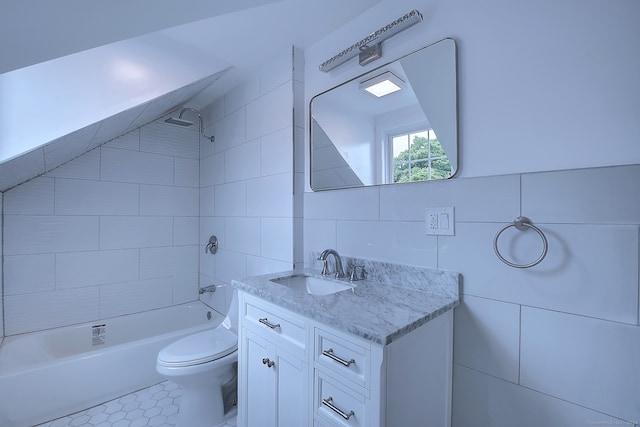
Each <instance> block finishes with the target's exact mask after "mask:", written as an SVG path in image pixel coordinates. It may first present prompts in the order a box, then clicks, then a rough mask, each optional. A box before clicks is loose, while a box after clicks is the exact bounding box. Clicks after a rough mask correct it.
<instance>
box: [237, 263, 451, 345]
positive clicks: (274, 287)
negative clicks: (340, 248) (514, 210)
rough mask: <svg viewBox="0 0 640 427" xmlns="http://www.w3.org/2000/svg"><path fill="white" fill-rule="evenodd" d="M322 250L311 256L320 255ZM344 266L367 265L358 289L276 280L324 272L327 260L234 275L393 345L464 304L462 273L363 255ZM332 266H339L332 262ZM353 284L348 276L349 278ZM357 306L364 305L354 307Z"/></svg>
mask: <svg viewBox="0 0 640 427" xmlns="http://www.w3.org/2000/svg"><path fill="white" fill-rule="evenodd" d="M317 255H318V253H317V252H313V253H312V255H311V257H312V258H313V259H314V260H316V259H317ZM342 260H343V263H344V266H345V267H346V266H347V265H351V263H356V264H358V265H364V266H365V267H364V268H365V271H366V272H367V277H366V279H365V280H360V281H356V282H353V283H351V285H352V286H353V287H354V289H353V290H345V291H342V292H338V293H335V294H330V295H326V296H318V295H310V294H308V293H307V292H306V289H301V288H297V287H290V286H286V285H281V284H277V283H273V282H271V281H270V279H273V278H277V277H286V276H289V275H293V274H301V273H307V274H311V275H319V274H320V270H321V264H319V263H316V265H315V266H314V267H313V268H309V269H305V270H291V271H286V272H278V273H272V274H267V275H261V276H255V277H249V278H245V279H242V280H234V281H233V286H235V287H237V288H238V289H240V290H242V291H245V292H247V293H250V294H254V295H257V296H259V297H261V298H263V299H265V300H267V301H271V302H273V303H275V304H278V305H279V306H282V307H284V308H287V309H290V310H292V311H294V312H296V313H298V314H301V315H303V316H305V317H308V318H311V319H314V320H317V321H319V322H322V323H324V324H326V325H329V326H332V327H334V328H336V329H339V330H342V331H344V332H348V333H350V334H353V335H356V336H359V337H362V338H365V339H367V340H370V341H373V342H375V343H378V344H382V345H387V344H390V343H391V342H393V341H394V340H397V339H398V338H400V337H402V336H403V335H405V334H407V333H409V332H411V331H413V330H415V329H417V328H418V327H419V326H422V325H424V324H425V323H427V322H428V321H430V320H432V319H434V318H436V317H437V316H439V315H440V314H442V313H444V312H446V311H449V310H451V309H453V308H454V307H456V306H457V305H458V304H459V298H458V292H459V291H458V290H459V287H460V275H459V274H458V273H454V272H450V271H443V270H436V269H429V268H424V267H415V266H405V265H399V264H391V263H385V262H377V261H375V262H374V261H371V260H365V259H361V258H349V257H343V258H342ZM332 271H335V270H334V269H333V267H332ZM343 281H345V283H349V282H348V281H347V279H343ZM353 307H358V310H354V309H353Z"/></svg>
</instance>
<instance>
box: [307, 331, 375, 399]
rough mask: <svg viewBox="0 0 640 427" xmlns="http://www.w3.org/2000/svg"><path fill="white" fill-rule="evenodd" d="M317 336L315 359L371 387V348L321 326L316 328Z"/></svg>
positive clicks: (351, 379) (362, 385) (360, 384)
mask: <svg viewBox="0 0 640 427" xmlns="http://www.w3.org/2000/svg"><path fill="white" fill-rule="evenodd" d="M315 338H316V339H315V361H316V362H317V363H318V364H319V365H321V366H323V367H326V368H328V369H331V370H333V371H334V372H336V373H338V374H340V375H342V376H343V377H345V378H347V379H348V380H350V381H353V382H354V383H355V384H357V385H359V386H361V387H364V388H366V389H370V382H371V376H370V371H371V350H370V348H367V347H365V346H362V345H358V344H357V343H354V342H352V341H347V340H346V339H344V338H340V337H339V336H337V335H335V334H333V333H330V332H328V331H326V330H324V329H319V328H316V330H315Z"/></svg>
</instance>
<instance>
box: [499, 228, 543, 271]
mask: <svg viewBox="0 0 640 427" xmlns="http://www.w3.org/2000/svg"><path fill="white" fill-rule="evenodd" d="M509 227H515V228H516V229H517V230H526V229H527V228H530V229H532V230H533V231H535V232H536V233H538V235H539V236H540V238H541V239H542V254H540V256H539V257H538V259H537V260H535V261H533V262H531V263H529V264H516V263H513V262H511V261H508V260H507V259H505V258H504V257H503V256H502V254H501V253H500V251H499V250H498V239H499V238H500V235H501V234H502V232H503V231H504V230H506V229H507V228H509ZM548 249H549V242H548V241H547V237H546V236H545V235H544V233H543V232H542V231H540V229H539V228H538V227H536V226H535V225H533V224H532V223H531V220H530V219H529V218H527V217H525V216H519V217H518V218H516V220H515V221H513V222H512V223H511V224H507V225H505V226H504V227H502V228H501V229H500V230H499V231H498V232H497V233H496V237H494V239H493V250H494V251H495V252H496V255H497V256H498V258H499V259H500V261H502V262H504V263H505V264H507V265H508V266H509V267H513V268H529V267H533V266H534V265H538V264H540V262H541V261H542V260H543V259H544V257H545V256H547V250H548Z"/></svg>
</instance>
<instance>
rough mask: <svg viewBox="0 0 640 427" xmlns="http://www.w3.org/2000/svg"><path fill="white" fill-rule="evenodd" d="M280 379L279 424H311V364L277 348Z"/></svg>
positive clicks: (287, 426) (291, 426)
mask: <svg viewBox="0 0 640 427" xmlns="http://www.w3.org/2000/svg"><path fill="white" fill-rule="evenodd" d="M276 353H277V356H278V358H277V360H276V364H275V368H276V371H277V375H278V379H277V384H278V414H277V419H278V426H279V427H300V426H307V425H309V382H308V380H307V378H308V375H309V365H308V364H307V363H305V362H304V361H302V360H300V359H299V358H296V357H294V356H291V355H290V354H289V353H287V352H285V351H283V350H282V349H280V348H276Z"/></svg>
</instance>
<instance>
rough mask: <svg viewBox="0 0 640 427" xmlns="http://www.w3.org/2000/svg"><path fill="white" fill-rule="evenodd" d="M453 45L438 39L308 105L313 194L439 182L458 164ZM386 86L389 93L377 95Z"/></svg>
mask: <svg viewBox="0 0 640 427" xmlns="http://www.w3.org/2000/svg"><path fill="white" fill-rule="evenodd" d="M456 73H457V71H456V45H455V41H454V40H452V39H444V40H441V41H439V42H437V43H434V44H432V45H429V46H427V47H424V48H422V49H420V50H418V51H416V52H413V53H411V54H408V55H406V56H404V57H402V58H400V59H398V60H397V61H394V62H392V63H389V64H386V65H383V66H381V67H379V68H377V69H375V70H372V71H370V72H368V73H366V74H363V75H361V76H359V77H356V78H355V79H353V80H350V81H348V82H346V83H343V84H341V85H339V86H336V87H334V88H332V89H330V90H328V91H326V92H323V93H321V94H319V95H316V96H314V97H313V98H312V99H311V104H310V108H309V111H310V115H311V117H310V129H311V152H310V158H311V188H312V189H313V190H314V191H318V190H330V189H338V188H352V187H361V186H367V185H380V184H397V183H403V182H415V181H426V180H434V179H446V178H450V177H452V176H453V175H454V174H455V173H456V170H457V167H458V118H457V110H458V107H457V84H456ZM385 86H386V87H387V88H390V92H389V93H388V94H385V95H383V94H382V93H384V92H376V91H379V90H384V89H380V88H384V87H385Z"/></svg>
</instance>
